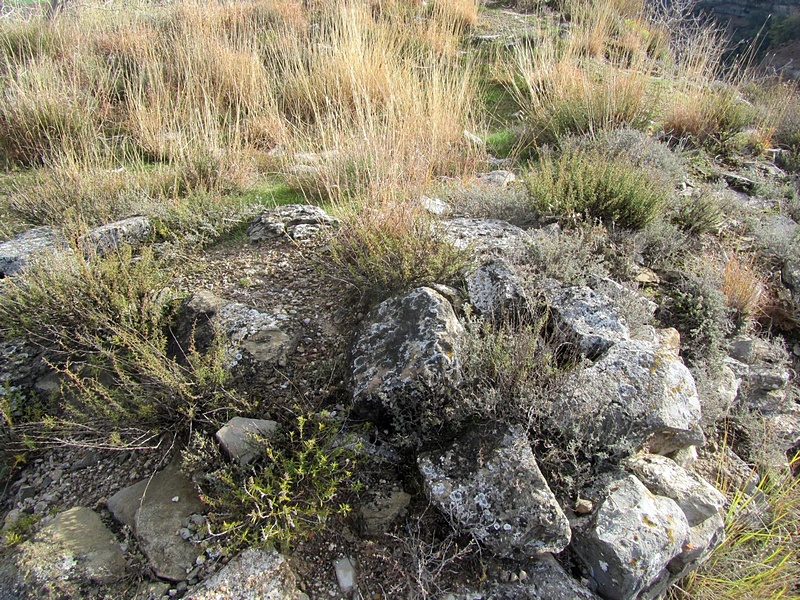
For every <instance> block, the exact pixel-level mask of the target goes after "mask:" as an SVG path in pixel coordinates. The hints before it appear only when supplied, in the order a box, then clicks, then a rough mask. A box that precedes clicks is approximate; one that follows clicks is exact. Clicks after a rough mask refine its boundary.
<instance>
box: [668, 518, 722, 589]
mask: <svg viewBox="0 0 800 600" xmlns="http://www.w3.org/2000/svg"><path fill="white" fill-rule="evenodd" d="M724 541H725V517H724V515H723V514H722V513H721V512H720V513H717V514H715V515H714V516H712V517H710V518H708V519H706V520H705V521H703V522H702V523H698V524H697V525H695V526H694V527H692V528H690V529H689V539H688V540H687V541H686V543H685V544H684V545H683V549H682V551H681V553H680V554H678V555H677V556H676V557H675V558H673V559H672V560H671V561H669V564H668V565H667V569H668V570H669V572H670V573H671V577H670V581H677V580H679V579H681V578H683V577H685V576H686V575H687V574H688V573H689V572H690V571H692V570H694V569H695V568H697V567H698V566H700V565H701V564H702V563H703V562H704V561H705V559H706V558H708V556H709V554H711V552H713V551H714V549H715V548H716V547H717V546H719V545H720V544H721V543H722V542H724Z"/></svg>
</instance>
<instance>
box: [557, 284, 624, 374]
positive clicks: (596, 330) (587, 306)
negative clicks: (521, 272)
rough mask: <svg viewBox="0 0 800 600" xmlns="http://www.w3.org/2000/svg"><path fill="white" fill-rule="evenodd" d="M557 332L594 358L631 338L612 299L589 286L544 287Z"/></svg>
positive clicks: (584, 353)
mask: <svg viewBox="0 0 800 600" xmlns="http://www.w3.org/2000/svg"><path fill="white" fill-rule="evenodd" d="M544 293H545V297H546V298H547V303H548V304H549V306H550V309H551V310H552V312H553V317H554V323H555V326H556V328H557V330H558V331H559V332H560V333H561V334H562V335H563V336H564V337H566V338H568V339H570V340H573V341H574V342H575V343H576V344H577V346H578V349H579V350H580V352H581V354H583V355H584V356H586V357H588V358H591V359H594V358H597V357H598V356H600V355H601V354H602V353H603V352H605V351H606V350H608V349H609V348H610V347H611V346H613V345H614V344H616V343H618V342H621V341H624V340H628V339H630V330H629V329H628V325H627V324H626V323H625V319H623V318H622V317H621V316H620V315H619V314H618V313H619V309H618V308H617V306H616V304H614V302H613V301H612V300H611V299H610V298H609V297H608V296H605V295H603V294H600V293H598V292H595V291H594V290H592V289H591V288H589V287H585V286H563V285H558V284H555V283H551V285H546V286H544Z"/></svg>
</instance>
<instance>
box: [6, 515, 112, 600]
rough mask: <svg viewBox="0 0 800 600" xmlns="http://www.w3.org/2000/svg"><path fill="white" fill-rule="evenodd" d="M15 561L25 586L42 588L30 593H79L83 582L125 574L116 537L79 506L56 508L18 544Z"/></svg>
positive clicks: (108, 580) (89, 583)
mask: <svg viewBox="0 0 800 600" xmlns="http://www.w3.org/2000/svg"><path fill="white" fill-rule="evenodd" d="M16 563H17V566H18V567H19V571H20V575H22V578H23V582H24V585H25V587H26V588H27V589H28V590H29V591H30V592H33V590H37V592H41V594H42V595H41V596H39V595H38V594H34V595H30V596H29V597H31V598H33V597H80V594H81V590H82V589H84V588H85V587H86V586H89V587H93V586H96V585H106V584H110V583H114V582H116V581H119V580H121V579H122V578H124V577H125V556H124V555H123V553H122V550H121V549H120V545H119V541H118V540H117V538H116V537H114V534H113V533H111V531H109V530H108V528H107V527H106V526H105V525H104V524H103V521H102V520H101V519H100V516H99V515H98V514H97V513H95V512H94V511H93V510H91V509H89V508H84V507H75V508H71V509H69V510H67V511H64V512H62V513H60V514H58V515H57V516H56V517H55V519H53V521H52V522H51V523H49V524H48V525H46V526H45V527H44V528H42V530H41V531H39V533H37V534H36V536H35V537H34V539H33V540H31V541H29V542H25V543H24V544H22V545H21V546H20V548H19V549H18V551H17V556H16ZM59 594H60V595H59Z"/></svg>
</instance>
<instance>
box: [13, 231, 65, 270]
mask: <svg viewBox="0 0 800 600" xmlns="http://www.w3.org/2000/svg"><path fill="white" fill-rule="evenodd" d="M65 248H66V242H65V240H64V238H63V237H62V235H61V234H60V233H59V232H58V231H56V230H55V229H53V228H52V227H35V228H34V229H29V230H28V231H26V232H24V233H21V234H19V235H18V236H16V237H14V238H12V239H10V240H8V241H7V242H3V243H1V244H0V277H8V276H9V275H15V274H17V273H19V272H20V271H21V270H22V269H24V268H25V266H26V265H28V263H30V261H31V260H32V259H33V258H34V257H36V256H39V255H42V254H45V253H52V252H58V251H59V250H64V249H65Z"/></svg>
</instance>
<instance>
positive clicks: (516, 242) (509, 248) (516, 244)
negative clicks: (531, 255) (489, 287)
mask: <svg viewBox="0 0 800 600" xmlns="http://www.w3.org/2000/svg"><path fill="white" fill-rule="evenodd" d="M440 227H441V230H442V234H443V235H444V237H445V239H447V240H449V241H450V242H451V243H452V244H453V245H454V246H455V247H456V248H458V249H460V250H465V249H467V248H469V249H470V250H471V251H472V252H474V253H475V254H486V253H496V254H508V255H516V254H521V253H524V252H525V251H526V250H527V249H528V248H529V247H530V245H531V244H532V243H533V240H532V238H531V236H530V235H529V234H528V233H527V232H526V231H525V230H523V229H520V228H519V227H517V226H515V225H511V224H510V223H507V222H506V221H498V220H495V219H470V218H457V219H450V220H447V221H444V222H442V224H441V225H440Z"/></svg>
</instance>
